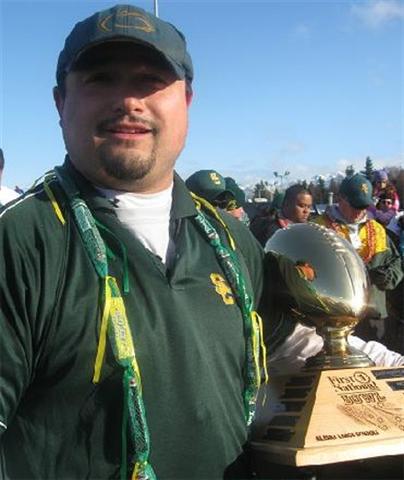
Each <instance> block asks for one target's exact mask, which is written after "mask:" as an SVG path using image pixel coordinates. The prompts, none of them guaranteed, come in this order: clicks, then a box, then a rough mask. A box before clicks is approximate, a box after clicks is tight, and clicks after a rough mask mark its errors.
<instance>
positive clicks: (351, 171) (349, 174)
mask: <svg viewBox="0 0 404 480" xmlns="http://www.w3.org/2000/svg"><path fill="white" fill-rule="evenodd" d="M354 174H355V169H354V166H353V165H348V166H347V167H346V169H345V175H346V176H347V177H352V175H354Z"/></svg>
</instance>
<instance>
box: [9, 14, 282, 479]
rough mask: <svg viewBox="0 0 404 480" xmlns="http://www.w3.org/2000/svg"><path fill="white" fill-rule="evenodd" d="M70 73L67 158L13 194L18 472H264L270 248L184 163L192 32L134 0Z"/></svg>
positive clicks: (98, 20) (65, 90) (72, 53)
mask: <svg viewBox="0 0 404 480" xmlns="http://www.w3.org/2000/svg"><path fill="white" fill-rule="evenodd" d="M56 78H57V86H56V87H55V89H54V99H55V102H56V107H57V110H58V112H59V115H60V124H61V127H62V132H63V137H64V141H65V145H66V150H67V156H66V160H65V162H64V164H63V165H62V166H60V167H55V169H54V170H53V171H52V172H49V173H48V174H46V175H45V176H44V178H43V181H41V182H40V183H39V184H38V185H37V186H36V187H34V188H33V189H31V190H30V191H29V192H27V193H26V195H25V196H24V197H23V198H22V200H21V202H19V203H18V204H17V205H15V206H12V207H10V208H7V209H3V210H2V211H1V212H0V256H1V260H0V263H1V265H2V267H1V269H0V291H1V302H0V328H1V332H2V335H1V340H0V342H1V343H0V351H1V365H0V433H1V434H2V439H1V446H0V448H1V450H0V471H1V477H2V478H30V479H43V478H48V479H51V478H52V479H84V478H91V479H96V478H99V479H101V478H102V479H106V478H121V479H124V478H133V479H154V478H156V477H157V478H176V479H179V478H184V479H185V478H186V479H191V478H200V479H202V478H205V479H206V478H209V479H213V478H223V477H231V478H234V477H235V476H237V475H239V476H242V477H247V476H248V475H249V466H248V457H247V455H246V454H245V453H244V451H243V450H244V445H245V444H246V442H247V439H248V427H249V425H250V424H251V422H252V419H253V417H254V409H255V399H256V394H257V389H258V387H259V383H260V371H259V370H258V369H257V366H258V365H262V364H263V361H264V358H265V355H264V351H263V349H261V348H260V347H259V345H262V347H263V342H262V338H261V332H262V329H261V328H260V319H259V317H258V316H257V315H256V314H255V312H254V309H255V308H256V306H257V300H258V299H259V298H260V294H261V290H262V283H263V267H262V259H263V252H262V250H261V249H260V247H259V245H258V243H257V242H255V240H254V238H253V237H252V236H251V235H250V234H249V232H248V230H247V229H246V228H245V227H243V226H242V225H241V223H240V222H238V221H236V220H235V219H233V218H231V217H227V218H226V221H224V220H223V218H222V217H221V215H220V213H219V212H217V211H216V210H215V209H213V211H211V210H210V209H209V208H205V205H203V204H201V202H199V201H198V200H197V199H194V198H193V197H192V196H191V195H190V193H189V191H188V189H187V188H186V186H185V185H184V183H183V181H182V180H181V179H180V178H179V177H178V176H177V175H176V174H175V172H174V164H175V161H176V159H177V157H178V155H179V154H180V152H181V150H182V148H183V146H184V142H185V137H186V133H187V125H188V106H189V105H190V102H191V97H192V79H193V69H192V63H191V58H190V56H189V54H188V52H187V48H186V43H185V39H184V36H183V35H182V34H181V33H180V32H179V31H178V30H177V29H176V28H175V27H174V26H172V25H171V24H169V23H167V22H164V21H162V20H160V19H158V18H156V17H154V16H153V15H150V14H149V13H147V12H145V11H144V10H142V9H139V8H136V7H134V6H128V5H118V6H116V7H114V8H111V9H108V10H105V11H102V12H98V13H96V14H94V15H93V16H92V17H89V18H87V19H85V20H84V21H82V22H80V23H78V24H77V25H76V26H75V27H74V29H73V30H72V32H71V33H70V35H69V36H68V37H67V39H66V42H65V46H64V48H63V50H62V52H61V53H60V56H59V61H58V65H57V73H56ZM211 179H212V178H211ZM214 180H215V181H217V179H214ZM21 225H24V229H21ZM290 328H291V326H290V325H289V324H285V326H284V328H283V326H282V325H280V326H279V328H278V329H277V335H278V337H279V338H281V337H282V335H284V336H285V335H286V334H287V333H288V332H289V331H290ZM271 331H272V329H271V328H268V329H267V332H271ZM280 332H283V333H282V334H280Z"/></svg>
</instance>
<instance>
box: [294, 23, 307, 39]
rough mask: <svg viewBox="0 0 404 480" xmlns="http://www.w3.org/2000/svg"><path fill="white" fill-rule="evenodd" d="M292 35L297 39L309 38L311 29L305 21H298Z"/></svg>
mask: <svg viewBox="0 0 404 480" xmlns="http://www.w3.org/2000/svg"><path fill="white" fill-rule="evenodd" d="M293 35H294V36H295V37H297V38H299V39H305V40H307V39H309V38H310V36H311V30H310V28H309V26H308V25H306V24H305V23H299V24H298V25H297V26H296V27H295V29H294V31H293Z"/></svg>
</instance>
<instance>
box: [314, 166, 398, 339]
mask: <svg viewBox="0 0 404 480" xmlns="http://www.w3.org/2000/svg"><path fill="white" fill-rule="evenodd" d="M371 204H372V185H371V183H370V182H369V180H368V179H367V178H366V177H364V176H363V175H360V174H355V175H353V176H350V177H346V178H344V180H343V181H342V183H341V185H340V188H339V198H338V204H337V205H333V206H330V207H327V209H326V210H325V212H324V213H323V214H322V215H321V216H320V217H318V218H317V219H315V220H314V221H315V222H316V223H319V224H321V225H324V226H326V227H328V228H331V229H333V230H335V231H336V232H337V233H338V234H340V235H341V236H342V237H344V238H345V239H347V240H348V241H350V242H351V243H352V245H353V246H354V247H355V249H356V250H357V252H358V253H359V255H360V256H361V257H362V259H363V261H364V263H365V265H366V268H367V270H368V272H369V277H370V280H371V292H370V300H369V303H370V306H371V307H372V309H373V310H374V311H375V314H376V318H373V319H370V320H369V319H368V320H367V321H362V322H361V323H359V325H358V327H357V330H356V333H357V334H358V335H360V336H361V337H362V338H364V339H366V340H381V341H383V336H384V335H385V331H386V328H385V320H386V318H387V310H386V294H385V292H386V290H393V289H394V288H395V287H396V286H397V285H398V284H399V283H400V281H401V279H402V277H403V271H402V266H401V260H400V256H399V254H398V252H397V249H396V248H395V246H394V245H393V243H392V242H391V240H390V239H389V237H388V235H387V234H386V230H385V228H384V227H383V226H382V225H381V224H380V223H378V222H376V220H373V219H369V218H368V217H367V208H368V207H369V205H371Z"/></svg>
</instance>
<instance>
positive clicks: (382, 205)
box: [371, 189, 397, 227]
mask: <svg viewBox="0 0 404 480" xmlns="http://www.w3.org/2000/svg"><path fill="white" fill-rule="evenodd" d="M395 202H396V196H395V192H394V191H393V190H388V189H385V190H384V191H382V193H381V194H380V195H379V196H378V198H377V200H376V205H375V206H376V208H372V209H371V212H372V214H373V217H374V218H375V219H376V220H377V221H378V222H379V223H381V224H382V225H383V226H385V227H386V226H387V225H388V224H389V223H390V220H391V219H392V218H393V217H395V215H396V214H397V210H396V208H395V207H394V203H395Z"/></svg>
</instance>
